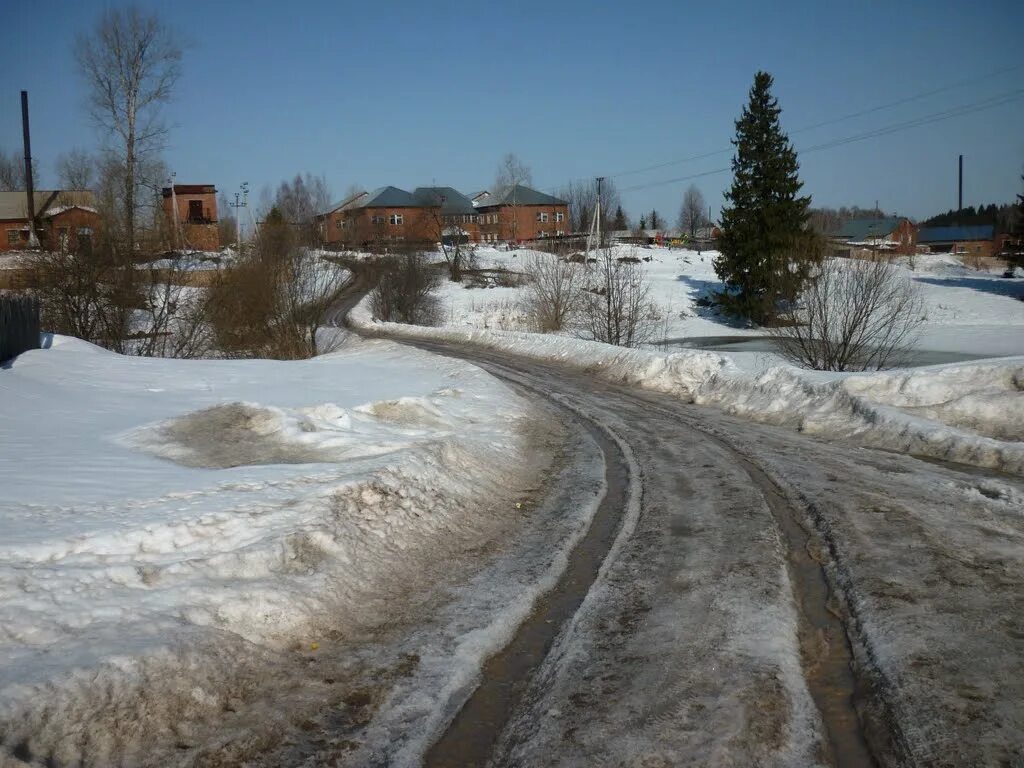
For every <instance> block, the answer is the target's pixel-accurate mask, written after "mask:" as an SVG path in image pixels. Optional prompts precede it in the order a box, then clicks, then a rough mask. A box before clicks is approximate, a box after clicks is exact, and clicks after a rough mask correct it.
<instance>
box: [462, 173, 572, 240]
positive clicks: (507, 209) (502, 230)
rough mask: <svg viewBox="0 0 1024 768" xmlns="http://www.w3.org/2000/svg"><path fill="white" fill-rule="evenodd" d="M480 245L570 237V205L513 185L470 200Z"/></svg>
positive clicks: (486, 192)
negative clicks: (477, 226)
mask: <svg viewBox="0 0 1024 768" xmlns="http://www.w3.org/2000/svg"><path fill="white" fill-rule="evenodd" d="M473 207H474V208H475V209H476V212H477V215H478V217H479V218H478V223H479V227H480V239H481V240H482V241H483V242H522V241H524V240H541V239H544V238H547V237H561V236H563V235H567V234H570V233H571V229H570V226H569V204H568V203H567V202H566V201H565V200H561V199H559V198H557V197H553V196H551V195H546V194H544V193H543V192H538V191H537V190H536V189H531V188H530V187H526V186H523V185H522V184H516V185H514V186H510V187H504V188H501V189H496V190H494V191H493V192H489V191H484V192H480V193H478V194H476V195H475V196H474V197H473Z"/></svg>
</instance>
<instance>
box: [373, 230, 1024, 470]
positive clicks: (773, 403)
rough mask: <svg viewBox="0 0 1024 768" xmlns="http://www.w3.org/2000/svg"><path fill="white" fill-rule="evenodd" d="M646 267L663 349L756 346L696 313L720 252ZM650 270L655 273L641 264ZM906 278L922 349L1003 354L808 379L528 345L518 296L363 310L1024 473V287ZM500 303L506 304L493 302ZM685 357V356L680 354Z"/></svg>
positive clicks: (989, 280) (768, 362) (962, 275)
mask: <svg viewBox="0 0 1024 768" xmlns="http://www.w3.org/2000/svg"><path fill="white" fill-rule="evenodd" d="M622 250H623V253H624V254H629V255H634V256H637V257H639V258H641V262H640V263H641V264H642V265H643V266H644V269H645V270H646V272H647V274H648V277H649V279H650V283H651V293H652V297H653V298H654V300H655V302H656V303H657V304H658V305H659V306H660V307H662V308H666V307H668V308H671V309H670V311H665V312H663V313H662V314H663V317H664V318H665V320H664V321H663V322H664V329H663V332H662V336H663V337H664V338H666V339H675V338H680V337H688V336H723V335H742V334H749V335H755V334H759V333H761V332H760V331H759V330H758V329H750V328H737V327H733V326H730V325H728V324H727V321H726V320H725V319H723V318H722V317H720V316H718V315H717V314H715V313H714V310H713V309H711V308H707V307H702V306H700V305H699V304H698V303H697V300H698V299H699V298H700V297H701V296H703V295H706V293H707V292H708V291H709V290H713V289H716V288H717V287H719V286H720V283H719V282H718V280H717V277H715V275H714V270H713V267H712V259H713V257H714V255H715V254H714V252H705V253H703V254H698V253H696V252H693V251H685V250H671V249H667V248H652V249H643V248H639V249H632V248H630V249H622ZM529 254H530V252H528V251H524V250H522V249H520V250H519V251H513V252H506V251H498V250H493V249H487V250H481V251H478V259H479V261H480V263H481V265H482V266H492V265H493V266H499V267H505V268H509V269H514V268H515V264H516V262H517V261H518V262H519V263H521V260H522V259H524V258H526V257H527V256H528V255H529ZM647 258H649V259H650V261H644V260H643V259H647ZM915 267H916V269H915V270H913V271H910V270H909V269H908V267H906V266H900V267H898V268H899V269H907V270H908V271H910V274H911V276H912V278H913V279H914V280H915V281H916V282H917V283H919V284H920V285H921V288H922V291H923V293H924V298H925V302H926V311H927V314H928V319H927V323H926V326H925V332H924V333H923V334H922V340H921V341H920V342H919V346H921V345H924V344H929V345H932V346H933V347H934V348H936V349H942V350H946V351H951V352H963V353H972V354H974V355H978V354H980V355H986V354H987V355H1005V356H1004V357H998V358H993V359H981V360H972V361H969V362H962V363H952V364H946V365H939V366H926V367H919V368H911V369H894V370H891V371H882V372H877V373H863V374H854V373H844V374H840V373H821V372H811V371H806V370H801V369H798V368H796V367H794V366H792V365H789V364H788V363H786V362H785V361H783V360H782V358H781V357H780V356H778V355H776V354H774V353H753V352H739V353H732V352H728V351H721V350H716V351H712V350H681V351H676V352H666V351H664V350H665V348H664V347H656V348H653V349H652V348H648V349H640V350H623V349H618V348H614V347H609V346H607V345H604V344H598V343H595V342H590V341H584V340H581V339H578V338H575V337H573V336H572V335H571V334H568V333H567V334H561V335H540V334H536V333H529V332H524V331H523V330H514V329H521V328H523V326H524V323H525V319H524V316H525V313H523V312H522V310H521V309H520V308H519V302H520V300H521V297H522V291H521V289H520V288H464V287H462V286H461V285H459V284H456V283H450V282H449V283H445V284H444V288H443V297H444V300H445V302H446V306H447V312H446V313H445V317H446V318H447V319H446V322H445V323H444V325H443V326H441V327H439V328H422V327H412V326H402V325H398V324H382V323H377V322H376V321H375V320H374V319H373V318H372V317H371V316H370V313H369V312H368V309H367V305H366V304H365V303H364V305H363V306H362V307H361V308H360V309H359V310H358V311H357V312H356V314H355V320H356V322H357V323H358V324H359V325H360V326H361V327H362V328H363V329H365V330H367V331H371V332H372V331H374V330H377V331H386V332H387V333H391V334H396V335H399V336H405V337H411V338H440V339H445V340H448V341H462V342H468V343H472V344H477V345H482V346H484V347H487V348H491V349H501V350H506V351H509V352H513V353H516V354H520V355H524V356H526V357H531V358H534V359H539V360H556V361H563V362H568V363H570V364H572V365H574V366H576V367H582V368H587V369H592V370H593V371H594V372H595V373H597V374H598V375H600V376H602V377H604V378H606V379H608V380H612V381H617V382H625V383H629V384H633V385H637V386H641V387H644V388H648V389H653V390H656V391H660V392H669V393H674V394H677V395H679V396H680V397H684V398H687V399H691V400H693V401H694V402H697V403H701V404H708V405H715V406H717V407H720V408H722V409H724V410H726V411H728V412H731V413H734V414H737V415H743V416H746V417H749V418H753V419H756V420H758V421H763V422H766V423H772V424H781V425H786V426H791V427H794V428H796V429H799V430H801V431H805V432H808V433H811V434H822V435H832V436H840V437H846V438H854V439H856V440H858V441H860V442H862V443H863V444H865V445H871V446H875V447H880V448H887V449H892V450H897V451H900V452H906V453H912V454H918V455H923V456H928V457H932V458H937V459H944V460H949V461H956V462H961V463H967V464H974V465H977V466H982V467H987V468H991V469H998V470H1002V471H1007V472H1013V473H1024V442H1021V441H1022V440H1024V301H1021V300H1019V297H1024V279H1021V278H1013V279H1006V278H1002V277H1000V276H998V275H992V274H987V273H978V272H976V271H974V270H969V269H967V268H965V267H964V266H963V265H961V264H960V263H959V262H958V261H957V260H956V259H955V257H952V256H949V255H938V256H919V257H917V258H916V261H915ZM490 296H494V297H495V298H493V299H491V298H487V297H490ZM674 349H679V348H678V347H676V348H674Z"/></svg>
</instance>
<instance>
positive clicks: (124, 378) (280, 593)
mask: <svg viewBox="0 0 1024 768" xmlns="http://www.w3.org/2000/svg"><path fill="white" fill-rule="evenodd" d="M533 420H534V416H533V413H532V411H530V410H529V409H528V406H527V404H526V403H525V401H524V400H522V399H521V398H519V397H518V396H517V395H515V394H514V393H513V392H511V391H510V390H509V389H507V388H506V387H505V386H504V385H502V384H501V383H499V382H498V381H497V380H495V379H494V378H492V377H490V376H489V375H487V374H485V373H483V372H482V371H480V370H479V369H476V368H473V367H472V366H469V365H466V364H465V363H461V362H456V361H452V360H445V359H438V358H436V357H433V356H429V355H426V354H424V353H420V352H417V351H415V350H411V349H408V348H400V347H398V346H397V345H394V344H392V343H390V342H384V341H367V342H354V343H350V344H348V345H346V346H345V348H344V350H343V351H341V352H338V353H335V354H332V355H326V356H323V357H319V358H315V359H312V360H307V361H301V362H277V361H262V360H260V361H214V360H208V361H205V360H204V361H177V360H166V359H145V358H132V357H124V356H120V355H115V354H113V353H109V352H106V351H103V350H101V349H99V348H97V347H94V346H92V345H90V344H87V343H85V342H81V341H78V340H74V339H68V338H61V337H58V338H57V339H55V341H54V344H53V347H52V348H51V349H44V350H39V351H33V352H29V353H26V354H24V355H22V356H21V357H19V358H17V359H16V360H15V361H14V362H13V364H12V365H11V366H10V367H9V368H7V369H5V370H0V488H2V489H3V493H2V497H0V753H2V752H5V751H7V752H8V753H9V754H10V753H11V752H10V751H11V750H13V754H14V755H21V756H22V757H23V758H25V757H26V756H27V758H33V759H34V758H36V757H39V756H40V755H42V756H43V757H46V759H50V760H52V761H54V762H55V763H56V764H61V765H63V764H71V763H76V762H78V761H79V760H80V756H81V755H82V754H85V753H88V754H91V755H92V756H93V758H94V759H99V760H100V762H103V760H104V758H103V757H102V756H103V755H107V756H108V757H109V758H110V759H111V760H112V761H113V760H115V758H114V756H115V755H116V756H118V757H117V758H116V759H117V760H121V759H124V760H127V762H129V763H130V762H133V757H132V755H134V757H135V758H138V757H139V755H140V754H142V752H144V751H145V749H146V748H147V740H148V739H150V738H151V737H152V736H153V734H152V733H148V732H146V731H145V730H144V728H143V726H141V725H140V721H142V720H145V721H146V722H152V723H161V722H162V723H167V724H170V725H169V726H168V727H173V724H174V723H175V722H176V721H177V722H181V721H183V720H185V719H187V718H186V713H188V718H191V719H193V720H195V718H197V717H199V718H202V717H203V716H204V713H207V714H208V715H209V716H210V717H215V716H217V715H219V714H220V713H222V712H223V711H225V708H226V707H229V704H228V703H226V702H228V701H230V700H231V698H230V697H231V696H233V695H236V694H237V695H242V694H241V693H239V691H240V690H242V688H244V685H245V684H244V683H243V682H240V681H239V680H238V679H235V678H234V677H233V676H234V675H235V674H236V670H238V669H240V668H245V667H246V665H247V664H248V668H249V669H250V670H252V669H258V668H259V664H260V661H261V659H264V657H268V656H273V654H277V653H280V652H281V651H284V650H288V649H290V648H292V647H293V646H295V645H296V644H299V645H302V646H303V647H305V648H306V649H307V650H308V648H309V647H310V643H315V641H316V640H317V639H318V638H323V637H325V636H328V635H330V636H332V637H338V636H339V634H340V635H341V636H344V635H345V634H346V633H348V632H350V631H355V630H357V629H358V628H359V627H361V626H372V625H373V624H374V623H375V622H378V621H380V620H382V619H383V618H385V617H387V613H388V611H387V606H386V603H387V599H388V595H389V592H390V593H400V591H401V590H402V589H403V584H408V583H414V582H415V580H416V577H417V574H418V572H419V571H418V564H419V563H422V562H423V561H424V559H425V558H433V559H436V558H439V557H440V558H444V556H445V554H446V553H447V552H448V551H450V550H452V551H454V550H457V549H458V548H459V547H466V546H478V545H479V544H480V543H481V542H483V541H486V540H488V537H489V536H491V535H493V531H494V530H495V529H496V528H497V527H499V526H500V525H503V524H506V523H504V522H503V519H501V520H499V518H501V516H502V515H507V514H508V513H507V511H506V510H508V509H509V508H510V507H512V504H511V501H510V500H509V499H508V498H507V497H508V494H510V493H513V492H514V491H513V490H512V489H514V488H516V487H517V483H520V478H518V476H517V475H516V472H517V471H518V470H516V469H515V468H516V467H517V466H522V465H523V464H528V462H523V461H522V457H523V453H522V452H523V451H524V450H525V449H526V434H525V433H526V431H527V430H528V429H529V428H530V424H532V423H533ZM530 482H533V479H532V478H531V479H530ZM233 690H234V691H235V693H232V691H233ZM143 715H144V717H143ZM159 735H162V736H164V737H166V734H165V733H163V734H159ZM170 738H173V739H179V738H180V739H186V737H185V736H182V735H181V734H180V733H174V732H172V735H171V737H170ZM186 740H187V739H186ZM140 750H142V752H140ZM97 756H98V757H97ZM136 761H137V760H136ZM0 762H2V759H0Z"/></svg>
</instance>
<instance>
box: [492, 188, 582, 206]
mask: <svg viewBox="0 0 1024 768" xmlns="http://www.w3.org/2000/svg"><path fill="white" fill-rule="evenodd" d="M473 205H475V206H476V207H477V208H488V207H490V206H493V205H568V203H566V202H565V200H560V199H559V198H557V197H553V196H551V195H547V194H545V193H543V192H538V191H537V190H536V189H532V188H530V187H525V186H523V185H522V184H516V185H514V186H510V187H499V188H498V189H496V190H494V191H492V192H490V193H488V194H487V195H485V196H483V197H478V198H477V199H474V200H473Z"/></svg>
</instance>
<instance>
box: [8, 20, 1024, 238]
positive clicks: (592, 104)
mask: <svg viewBox="0 0 1024 768" xmlns="http://www.w3.org/2000/svg"><path fill="white" fill-rule="evenodd" d="M110 5H116V4H113V3H102V2H86V1H84V0H83V1H79V2H67V1H63V0H54V1H52V2H47V3H26V2H22V1H21V0H0V28H3V29H4V30H6V31H7V33H8V34H7V35H6V37H5V40H4V45H3V46H2V47H0V63H2V66H0V73H2V74H0V147H3V148H4V149H6V150H7V151H13V150H16V149H19V148H20V146H21V125H20V114H19V106H18V105H19V101H18V99H19V93H18V92H19V90H20V89H22V88H25V89H27V90H28V91H29V94H30V102H31V107H32V128H33V154H34V155H35V156H36V158H37V160H38V162H39V166H40V170H41V174H42V181H43V183H44V184H45V185H51V184H54V183H55V181H56V179H55V174H54V167H53V159H54V158H55V156H56V155H58V154H59V153H60V152H63V151H65V150H67V149H70V148H71V147H74V146H79V147H83V148H86V149H91V148H93V147H95V146H96V144H97V143H98V141H99V140H100V137H99V136H98V135H97V132H96V130H95V129H94V127H93V126H92V125H91V124H90V122H89V120H88V118H87V117H86V114H85V109H84V94H83V91H82V82H81V80H80V78H79V77H78V76H77V74H76V71H75V66H74V62H73V58H72V43H73V40H74V38H75V35H76V34H78V33H81V32H86V31H88V30H89V29H90V28H91V27H92V26H93V24H94V23H95V20H96V18H97V16H98V15H99V12H100V11H101V10H102V9H103V8H104V7H107V6H110ZM142 5H143V6H144V7H160V8H161V13H163V14H164V17H165V19H166V20H167V21H168V22H169V23H170V25H171V26H172V27H173V28H174V29H175V30H176V32H177V33H178V35H179V37H180V38H181V39H182V40H183V42H185V44H186V52H185V61H184V74H183V77H182V79H181V81H180V83H179V87H178V90H177V94H176V98H175V100H174V102H173V103H172V104H171V105H170V106H169V107H168V108H167V109H166V118H167V121H168V123H169V124H170V125H171V127H172V131H171V135H170V143H169V146H168V147H167V150H166V152H165V158H166V160H167V161H168V163H169V164H170V166H171V167H172V168H173V169H174V170H175V171H176V172H177V179H178V181H179V182H180V183H211V182H212V183H214V184H216V185H217V187H218V189H220V190H222V191H224V192H227V193H232V192H233V191H234V190H235V189H237V187H238V185H239V183H240V182H242V181H248V182H250V186H251V188H252V189H254V191H255V192H256V193H257V195H258V192H259V190H260V189H261V188H262V187H264V186H273V185H276V183H277V182H279V181H280V180H281V179H283V178H285V177H290V176H292V175H294V174H295V173H296V172H305V171H309V172H312V173H315V174H323V175H324V176H325V177H326V178H327V180H328V183H329V184H330V186H331V189H332V193H333V195H334V196H335V197H338V196H340V195H341V194H342V193H343V192H344V191H345V190H346V189H347V188H348V186H349V185H351V184H359V185H361V186H364V187H367V188H372V187H376V186H380V185H384V184H394V185H396V186H401V187H406V188H410V187H413V186H416V185H421V184H430V183H431V182H435V181H436V183H438V184H445V185H451V186H455V187H457V188H459V189H462V190H463V191H467V192H468V191H471V190H474V189H478V188H482V187H486V186H487V185H489V184H490V183H491V182H492V181H493V178H494V173H495V167H496V166H497V164H498V162H499V160H500V158H501V156H502V155H503V154H504V153H506V152H510V151H511V152H515V153H517V154H518V155H519V156H520V157H521V158H522V159H523V160H524V161H526V162H527V163H528V164H529V165H530V166H531V167H532V169H533V176H534V181H535V185H536V186H538V187H539V188H542V189H546V190H553V189H554V188H557V187H558V186H560V185H562V184H563V183H565V182H566V181H568V180H569V179H573V178H581V177H590V176H595V175H614V174H616V173H618V172H620V171H627V170H631V169H635V168H640V167H645V166H649V165H654V164H657V163H662V162H667V161H671V160H674V159H678V158H684V157H688V156H691V155H695V154H700V153H704V152H711V151H715V150H719V149H728V147H729V139H730V137H731V136H732V133H733V121H734V120H735V119H736V117H737V116H738V114H739V112H740V109H741V107H742V105H743V103H744V102H745V100H746V95H747V90H748V88H749V87H750V84H751V81H752V79H753V74H754V72H755V71H756V70H757V69H765V70H767V71H769V72H771V73H772V74H773V75H774V76H775V81H776V95H777V96H778V97H779V101H780V103H781V105H782V108H783V114H782V121H783V127H784V128H786V129H787V130H789V131H794V132H795V131H797V129H799V128H802V127H804V126H807V125H811V124H814V123H818V122H820V121H823V120H828V119H831V118H835V117H839V116H842V115H846V114H850V113H853V112H858V111H861V110H865V109H869V108H872V107H875V106H878V105H881V104H885V103H887V102H892V101H896V100H899V99H903V98H906V97H909V96H914V95H917V94H920V93H922V92H926V91H930V90H933V89H936V88H941V87H944V86H947V85H950V84H954V83H958V82H961V81H963V80H966V79H969V78H978V77H980V76H982V75H985V74H986V73H990V72H993V71H995V70H997V69H1000V68H1006V67H1012V66H1017V68H1016V69H1015V70H1013V71H1010V72H1003V73H1002V74H998V75H992V76H990V77H987V78H984V79H980V80H977V81H975V82H973V83H971V84H969V85H965V86H962V87H957V88H953V89H950V90H947V91H944V92H942V93H938V94H934V95H932V96H929V97H927V98H923V99H918V100H915V101H911V102H909V103H905V104H902V105H900V106H898V107H896V108H892V109H886V110H883V111H878V112H875V113H872V114H869V115H864V116H862V117H859V118H855V119H849V120H844V121H842V122H840V123H836V124H832V125H829V126H826V127H821V128H818V129H815V130H810V131H804V132H799V133H795V135H793V140H794V143H795V144H796V146H797V149H798V150H800V148H801V147H808V146H811V145H814V144H819V143H822V142H826V141H829V140H833V139H837V138H841V137H845V136H850V135H853V134H857V133H861V132H864V131H867V130H871V129H874V128H879V127H883V126H887V125H891V124H893V123H898V122H902V121H906V120H910V119H913V118H917V117H919V116H922V115H927V114H931V113H935V112H939V111H941V110H945V109H948V108H951V107H958V106H961V105H964V104H970V103H973V102H977V101H980V100H982V99H985V98H988V97H991V96H995V95H998V94H1001V93H1005V92H1008V91H1011V90H1014V89H1024V38H1022V37H1021V33H1022V30H1024V3H1022V2H1020V0H988V1H987V2H986V1H985V0H982V2H977V3H967V2H962V1H953V2H950V1H942V0H939V1H936V0H929V1H927V2H925V1H922V2H896V1H893V2H876V3H861V4H852V5H851V4H850V3H838V2H829V0H826V1H825V2H821V0H817V1H816V2H806V3H802V2H801V3H795V2H788V3H782V2H780V3H774V2H770V3H769V2H761V1H753V0H750V1H748V2H736V3H728V2H717V3H693V2H679V1H678V0H671V1H668V2H652V3H611V4H608V6H609V7H602V6H601V5H600V4H597V3H593V2H583V1H577V0H563V1H562V2H556V3H551V2H544V3H534V2H504V3H490V2H485V1H484V0H479V1H478V2H475V3H469V2H465V3H462V2H446V0H434V1H432V2H429V3H424V2H420V1H418V0H417V1H416V2H387V3H377V2H371V3H349V2H291V3H287V2H280V0H276V1H275V2H261V1H260V0H254V1H253V2H237V0H236V2H230V3H229V2H218V1H217V0H209V2H202V3H198V2H197V3H187V2H186V3H173V4H171V3H152V2H151V3H142ZM958 153H963V154H964V155H965V184H964V197H965V204H977V203H983V202H984V203H988V202H1000V201H1009V200H1011V199H1012V196H1013V195H1014V194H1015V193H1016V192H1019V191H1021V180H1020V175H1021V171H1022V166H1024V98H1020V97H1019V96H1018V98H1017V99H1016V100H1015V101H1013V102H1011V103H1009V104H1004V105H1002V106H999V107H996V108H993V109H990V110H986V111H982V112H977V113H974V114H970V115H967V116H963V117H957V118H954V119H951V120H947V121H944V122H938V123H934V124H931V125H926V126H923V127H919V128H914V129H912V130H907V131H902V132H898V133H893V134H891V135H887V136H883V137H879V138H875V139H871V140H868V141H864V142H859V143H853V144H848V145H846V146H842V147H838V148H836V149H832V150H828V151H821V152H816V153H809V154H807V155H806V156H803V155H802V156H801V166H802V177H803V179H804V182H805V189H806V190H807V191H808V192H810V193H811V194H812V195H813V198H814V203H815V204H817V205H832V206H838V205H842V204H859V205H862V206H870V205H873V204H874V201H875V200H878V203H879V205H880V206H881V207H882V208H884V209H887V210H890V211H897V212H899V213H901V214H906V215H910V216H914V217H923V216H927V215H929V214H931V213H935V212H939V211H943V210H946V209H948V208H951V207H954V206H955V205H956V156H957V154H958ZM730 156H731V155H729V154H719V155H717V156H715V157H710V158H706V159H703V160H698V161H694V162H689V163H684V164H679V165H672V166H668V167H665V168H661V169H658V170H653V171H650V172H647V173H640V174H632V175H628V176H620V177H617V178H616V183H617V184H618V186H619V187H620V189H621V188H626V187H630V186H634V185H640V184H647V183H650V182H657V181H660V180H663V179H670V178H675V177H679V176H685V175H689V174H695V173H701V172H704V171H708V170H713V169H716V168H721V167H724V166H727V165H728V161H729V157H730ZM695 182H696V183H697V184H698V186H699V187H700V188H701V190H702V191H703V193H704V195H705V197H706V198H707V199H708V202H709V203H711V204H712V205H714V207H715V209H716V212H717V209H718V208H719V206H720V205H721V193H722V191H723V190H724V189H725V188H726V187H727V186H728V183H729V174H727V173H725V174H718V175H712V176H707V177H704V178H700V179H696V180H695ZM688 184H689V182H688V181H680V182H677V183H673V184H665V185H660V186H649V187H646V188H643V189H636V190H633V191H628V192H624V193H623V200H624V203H625V206H626V209H627V211H628V213H629V214H630V215H632V216H634V217H636V216H637V215H638V214H639V213H641V212H642V211H649V210H650V209H651V208H657V209H658V211H659V212H660V213H662V214H668V217H669V219H670V220H672V221H674V219H675V215H676V212H677V210H678V205H679V200H680V199H681V197H682V194H683V191H684V190H685V188H686V186H687V185H688Z"/></svg>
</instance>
